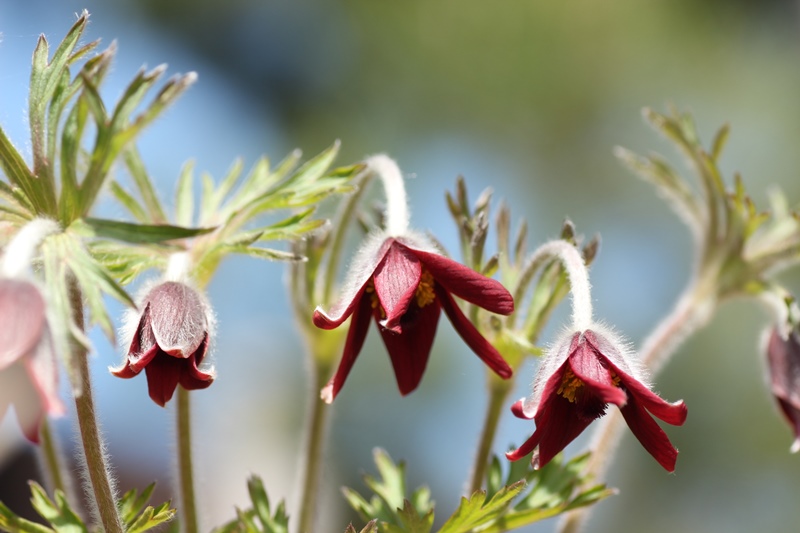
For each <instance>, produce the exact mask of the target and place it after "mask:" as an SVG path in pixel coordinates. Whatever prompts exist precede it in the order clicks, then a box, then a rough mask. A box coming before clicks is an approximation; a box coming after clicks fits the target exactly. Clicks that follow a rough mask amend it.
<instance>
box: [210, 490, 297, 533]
mask: <svg viewBox="0 0 800 533" xmlns="http://www.w3.org/2000/svg"><path fill="white" fill-rule="evenodd" d="M247 490H248V493H249V494H250V500H251V502H252V504H253V507H252V508H251V509H244V510H242V509H238V508H237V509H236V518H235V519H234V520H232V521H230V522H228V523H227V524H224V525H223V526H220V527H218V528H215V529H214V530H213V531H212V533H234V532H236V533H241V532H245V533H288V532H289V516H288V515H287V514H286V505H285V504H284V502H283V501H281V502H280V503H279V504H278V506H277V507H276V508H275V511H274V512H273V511H272V510H271V508H270V503H269V498H268V497H267V491H266V490H265V489H264V483H263V482H262V481H261V478H259V477H258V476H252V477H251V478H250V479H248V480H247ZM256 519H258V522H260V524H261V527H259V525H258V524H257V523H256Z"/></svg>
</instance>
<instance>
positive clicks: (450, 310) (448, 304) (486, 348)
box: [426, 265, 513, 379]
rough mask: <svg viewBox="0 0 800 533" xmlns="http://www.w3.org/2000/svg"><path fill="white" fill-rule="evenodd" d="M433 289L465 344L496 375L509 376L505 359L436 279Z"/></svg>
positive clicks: (508, 368) (509, 372)
mask: <svg viewBox="0 0 800 533" xmlns="http://www.w3.org/2000/svg"><path fill="white" fill-rule="evenodd" d="M426 266H427V265H426ZM435 290H436V296H437V299H438V300H439V302H440V303H441V305H442V308H443V309H444V312H445V313H447V317H448V318H449V319H450V322H452V324H453V327H454V328H455V329H456V331H457V332H458V334H459V335H460V336H461V338H462V339H464V342H466V343H467V346H469V347H470V348H471V349H472V351H473V352H475V353H476V354H477V356H478V357H480V358H481V359H482V360H483V362H484V363H486V364H487V365H488V366H489V368H491V369H492V370H494V371H495V373H496V374H497V375H498V376H500V377H501V378H503V379H508V378H510V377H511V374H513V370H511V367H510V366H508V363H506V360H505V359H503V356H502V355H500V352H498V351H497V350H496V349H495V347H494V346H492V345H491V343H489V341H487V340H486V339H484V338H483V335H481V334H480V332H479V331H478V330H477V329H476V328H475V326H474V325H473V324H472V322H470V321H469V319H468V318H467V317H466V316H464V313H462V312H461V309H460V308H459V307H458V304H456V302H455V300H453V297H452V296H450V294H448V292H447V290H446V289H445V288H444V287H443V286H440V285H439V283H438V280H437V283H436V285H435Z"/></svg>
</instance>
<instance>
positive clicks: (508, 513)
mask: <svg viewBox="0 0 800 533" xmlns="http://www.w3.org/2000/svg"><path fill="white" fill-rule="evenodd" d="M588 459H589V454H588V453H587V454H584V455H581V456H578V457H576V458H574V459H572V460H570V461H567V462H563V461H561V460H559V459H558V458H556V459H555V460H553V461H551V462H550V463H548V464H547V465H546V466H545V467H543V468H541V469H539V470H534V469H532V468H531V467H530V463H528V462H525V461H519V462H516V463H511V465H510V467H509V470H508V472H507V473H506V474H505V475H503V467H502V466H501V462H500V460H499V459H498V458H497V457H494V459H493V461H492V465H491V467H490V469H489V472H488V475H487V489H486V490H478V491H475V492H474V493H473V494H472V495H470V496H469V497H468V498H467V497H464V498H461V502H460V504H459V506H458V508H457V509H456V511H455V512H454V513H453V514H452V515H451V516H450V517H449V518H448V519H447V520H446V521H445V523H444V524H443V525H442V526H441V527H440V528H439V529H438V530H437V532H438V533H477V532H478V531H480V532H481V533H487V532H490V533H500V532H503V531H509V530H512V529H515V528H519V527H523V526H525V525H528V524H532V523H534V522H538V521H540V520H544V519H546V518H551V517H553V516H557V515H559V514H561V513H564V512H566V511H570V510H572V509H576V508H579V507H583V506H587V505H591V504H593V503H596V502H597V501H599V500H602V499H603V498H606V497H608V496H610V495H612V494H613V493H614V490H613V489H609V488H607V487H606V486H605V485H596V486H593V487H590V488H588V489H584V488H583V487H586V479H585V478H584V477H583V475H582V472H583V470H584V467H585V466H586V463H587V461H588ZM375 464H376V466H377V468H378V473H379V474H380V478H375V477H372V476H369V475H367V476H364V482H365V484H366V485H367V487H369V489H370V490H371V491H372V493H373V495H372V496H371V497H370V498H369V499H367V498H365V497H363V496H362V495H360V494H359V493H358V492H356V491H354V490H353V489H349V488H345V489H343V490H344V494H345V498H346V499H347V501H348V502H349V503H350V505H351V507H353V509H355V510H356V512H358V514H359V515H360V516H361V517H362V518H363V519H364V520H369V521H370V522H369V523H368V524H367V526H366V527H365V528H364V529H363V530H362V532H363V531H371V532H374V531H380V532H382V533H430V532H431V531H432V529H433V522H434V504H433V501H432V500H431V494H430V491H429V489H428V488H427V487H420V488H418V489H416V490H415V491H413V492H412V493H411V495H410V496H408V495H407V491H406V481H405V465H404V464H403V463H402V462H401V463H394V461H392V459H391V458H390V457H389V455H388V454H387V453H386V452H385V451H383V450H380V449H377V450H375ZM351 529H352V531H354V528H352V526H350V528H349V529H348V532H350V531H351Z"/></svg>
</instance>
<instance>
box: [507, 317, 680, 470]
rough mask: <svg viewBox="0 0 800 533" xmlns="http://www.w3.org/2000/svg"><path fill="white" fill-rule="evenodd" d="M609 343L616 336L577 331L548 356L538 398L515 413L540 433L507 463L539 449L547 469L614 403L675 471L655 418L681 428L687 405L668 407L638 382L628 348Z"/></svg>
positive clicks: (539, 461) (519, 406) (674, 457)
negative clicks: (560, 453) (550, 463)
mask: <svg viewBox="0 0 800 533" xmlns="http://www.w3.org/2000/svg"><path fill="white" fill-rule="evenodd" d="M609 339H613V336H611V335H608V336H604V335H603V334H600V333H598V332H597V331H596V330H594V331H593V330H586V331H583V332H576V333H574V334H572V335H571V336H569V337H566V338H564V339H562V341H561V342H560V343H558V344H557V345H556V346H555V349H554V350H552V351H551V352H550V353H549V354H548V355H546V356H545V357H546V359H545V360H544V361H543V362H542V365H541V367H540V369H539V374H538V375H537V378H536V382H535V383H534V391H533V396H532V397H531V398H530V399H528V400H525V399H523V400H520V401H518V402H517V403H515V404H514V406H513V407H512V408H511V410H512V412H513V413H514V415H516V416H517V417H519V418H524V419H527V420H530V419H533V420H535V421H536V431H535V432H534V433H533V435H532V436H531V437H530V438H529V439H528V440H527V441H526V442H525V443H524V444H523V445H522V446H520V447H519V448H518V449H517V450H514V451H513V452H509V453H507V454H506V457H508V459H510V460H512V461H516V460H519V459H521V458H523V457H525V456H526V455H528V454H529V453H531V452H532V451H533V450H534V449H535V448H537V447H538V455H537V456H534V464H535V465H537V466H544V465H545V464H547V463H548V462H549V461H550V460H551V459H552V458H553V457H554V456H555V455H556V454H557V453H558V452H560V451H561V450H563V449H564V448H565V447H566V446H567V445H568V444H569V443H570V442H572V441H573V440H574V439H575V437H577V436H578V435H580V434H581V432H582V431H583V430H584V429H586V427H587V426H588V425H589V424H590V423H591V422H592V421H593V420H595V419H597V418H600V417H601V416H603V415H604V414H605V412H606V407H607V406H608V404H610V403H612V404H614V405H616V406H618V407H619V408H620V411H621V412H622V416H623V417H625V421H626V422H627V423H628V427H629V428H630V429H631V431H632V432H633V434H634V435H635V436H636V438H637V439H639V442H641V443H642V446H644V448H645V449H646V450H647V451H648V452H649V453H650V455H652V456H653V457H654V458H655V460H656V461H658V463H659V464H660V465H661V466H663V467H664V468H665V469H666V470H668V471H670V472H672V471H674V470H675V461H676V460H677V457H678V450H676V449H675V448H674V447H673V446H672V443H670V441H669V438H667V435H666V433H664V431H663V430H662V429H661V428H660V427H659V426H658V424H657V423H656V422H655V420H653V416H655V417H656V418H659V419H661V420H663V421H664V422H666V423H668V424H672V425H676V426H680V425H682V424H683V423H684V421H685V420H686V405H685V404H684V403H683V401H679V402H675V403H668V402H666V401H665V400H663V399H662V398H661V397H659V396H658V395H657V394H655V393H654V392H653V391H652V390H651V389H650V388H649V387H648V386H647V385H645V384H644V383H643V382H642V379H641V378H638V377H636V374H638V373H639V372H638V370H637V369H636V368H635V367H634V366H633V365H632V363H631V360H630V359H629V358H628V357H627V356H626V355H625V349H624V346H622V345H621V344H620V343H619V342H616V341H614V340H609ZM651 415H652V416H651Z"/></svg>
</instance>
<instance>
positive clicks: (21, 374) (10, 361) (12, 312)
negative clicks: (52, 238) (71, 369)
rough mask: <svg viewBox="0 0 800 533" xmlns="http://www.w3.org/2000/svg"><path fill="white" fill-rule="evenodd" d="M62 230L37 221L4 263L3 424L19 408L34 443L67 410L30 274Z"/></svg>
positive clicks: (43, 309) (0, 336)
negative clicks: (45, 424)
mask: <svg viewBox="0 0 800 533" xmlns="http://www.w3.org/2000/svg"><path fill="white" fill-rule="evenodd" d="M59 230H60V228H59V226H58V224H57V223H55V222H54V221H52V220H49V219H43V218H36V219H34V220H32V221H31V222H29V223H28V224H26V225H25V226H23V227H22V229H20V230H19V231H18V232H17V233H16V235H14V237H13V238H12V239H11V241H10V242H9V244H8V246H7V247H6V249H5V250H4V253H3V257H2V259H0V420H2V419H3V417H4V416H5V414H6V411H8V407H9V406H10V405H11V404H13V405H14V410H15V411H16V414H17V420H18V421H19V425H20V427H21V428H22V432H23V434H24V435H25V437H27V438H28V440H30V441H31V442H34V443H36V442H38V441H39V428H40V426H41V423H42V420H43V418H44V417H45V416H46V415H51V416H60V415H63V414H64V411H65V410H64V405H63V404H62V403H61V399H60V398H59V397H58V366H57V363H56V355H55V347H54V342H53V337H52V333H51V330H50V325H49V323H48V318H47V303H46V299H45V296H44V293H43V292H42V290H41V289H40V288H39V286H38V285H37V284H36V283H34V282H33V281H31V280H30V279H29V277H28V274H26V272H28V271H29V270H30V263H31V260H32V258H33V256H34V255H35V253H36V250H37V249H38V247H39V245H40V243H41V242H42V240H43V239H44V238H46V237H47V236H48V235H50V234H52V233H55V232H58V231H59Z"/></svg>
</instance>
